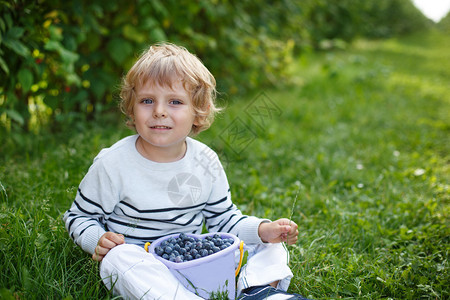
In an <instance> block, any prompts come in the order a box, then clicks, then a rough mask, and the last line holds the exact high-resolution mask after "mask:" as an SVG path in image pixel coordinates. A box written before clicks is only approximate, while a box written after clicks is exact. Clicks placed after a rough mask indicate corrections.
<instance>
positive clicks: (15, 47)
mask: <svg viewBox="0 0 450 300" xmlns="http://www.w3.org/2000/svg"><path fill="white" fill-rule="evenodd" d="M447 19H448V17H447ZM430 25H431V22H430V21H429V20H427V19H426V18H425V17H424V16H423V15H422V14H421V13H420V12H419V11H418V10H417V9H416V8H415V7H414V6H413V4H412V3H411V1H410V0H377V1H375V0H371V1H359V0H341V1H326V0H302V1H300V0H281V1H271V0H228V1H226V0H223V1H221V0H213V1H207V0H198V1H176V0H168V1H159V0H129V1H106V0H89V1H87V0H72V1H57V0H35V1H30V0H12V1H11V0H10V1H6V2H5V1H0V82H1V86H0V134H1V135H2V136H6V135H8V136H9V137H11V138H12V139H13V140H14V141H15V142H20V134H21V133H23V132H28V131H39V130H41V129H43V128H45V129H48V130H51V131H62V130H65V129H67V128H69V127H70V128H74V129H82V128H83V126H84V125H85V124H86V123H87V121H89V120H92V119H96V118H98V117H99V116H101V115H102V114H104V113H105V112H107V111H108V110H111V109H116V106H117V92H118V87H119V85H120V78H121V76H122V75H124V74H125V73H126V71H127V69H128V68H129V67H130V66H131V64H132V63H133V62H134V60H135V59H136V57H137V56H138V55H139V53H140V52H142V51H143V50H144V49H145V48H147V47H148V46H149V45H150V44H153V43H155V42H161V41H169V42H173V43H176V44H180V45H182V46H185V47H186V48H188V49H189V50H190V51H191V52H193V53H195V54H196V55H198V56H199V57H200V58H201V59H202V60H203V62H204V63H205V64H206V66H207V67H208V68H209V69H210V70H211V71H212V73H213V74H214V75H215V76H216V78H217V80H218V84H219V86H218V89H219V91H220V92H226V93H227V94H229V95H233V94H236V93H245V92H247V91H249V90H252V89H255V88H257V87H263V86H280V85H282V84H286V83H289V72H288V70H289V68H288V67H289V64H290V63H292V61H293V57H294V56H295V55H298V54H299V53H301V52H302V51H305V50H308V51H310V50H314V49H326V48H329V47H339V46H342V45H345V44H346V43H348V42H351V41H352V40H353V39H354V38H356V37H360V36H362V37H369V38H380V37H381V38H384V37H389V36H393V35H398V34H405V33H409V32H412V31H415V30H420V29H423V28H425V27H427V26H430Z"/></svg>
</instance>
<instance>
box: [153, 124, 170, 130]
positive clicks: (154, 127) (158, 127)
mask: <svg viewBox="0 0 450 300" xmlns="http://www.w3.org/2000/svg"><path fill="white" fill-rule="evenodd" d="M150 128H152V129H172V127H169V126H163V125H155V126H150Z"/></svg>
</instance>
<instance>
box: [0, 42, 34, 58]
mask: <svg viewBox="0 0 450 300" xmlns="http://www.w3.org/2000/svg"><path fill="white" fill-rule="evenodd" d="M3 43H4V44H5V45H6V47H8V48H9V49H11V50H12V51H14V52H16V53H17V54H19V55H20V56H23V57H27V56H28V55H29V53H30V51H29V50H28V48H27V47H26V46H25V45H24V44H22V42H20V41H17V40H11V39H9V38H6V39H5V40H4V41H3Z"/></svg>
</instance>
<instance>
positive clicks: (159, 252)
mask: <svg viewBox="0 0 450 300" xmlns="http://www.w3.org/2000/svg"><path fill="white" fill-rule="evenodd" d="M155 253H156V254H157V255H159V256H161V255H163V253H164V249H163V248H162V247H160V246H157V247H155Z"/></svg>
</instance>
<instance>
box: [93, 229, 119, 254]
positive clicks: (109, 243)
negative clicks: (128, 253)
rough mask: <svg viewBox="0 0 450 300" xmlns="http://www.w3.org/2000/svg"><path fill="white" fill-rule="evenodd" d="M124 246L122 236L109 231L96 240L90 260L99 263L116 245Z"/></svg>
mask: <svg viewBox="0 0 450 300" xmlns="http://www.w3.org/2000/svg"><path fill="white" fill-rule="evenodd" d="M120 244H125V237H124V236H123V235H122V234H118V233H114V232H111V231H108V232H106V233H105V234H103V235H102V236H101V237H100V239H99V240H98V243H97V247H95V253H94V254H93V255H92V259H93V260H96V261H101V260H102V259H103V257H105V255H106V254H107V253H108V252H109V250H111V249H112V248H114V247H116V246H117V245H120Z"/></svg>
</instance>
